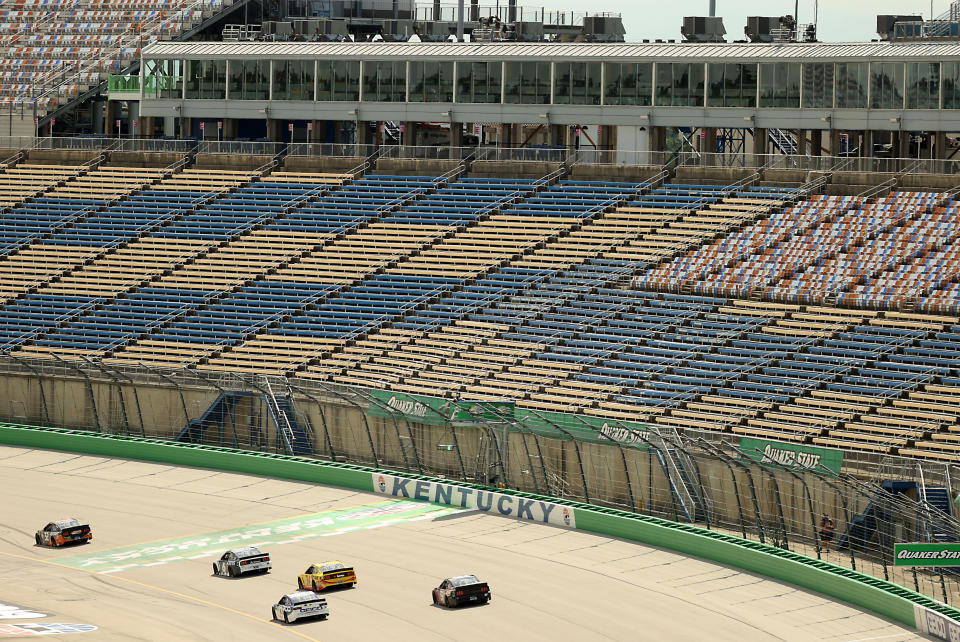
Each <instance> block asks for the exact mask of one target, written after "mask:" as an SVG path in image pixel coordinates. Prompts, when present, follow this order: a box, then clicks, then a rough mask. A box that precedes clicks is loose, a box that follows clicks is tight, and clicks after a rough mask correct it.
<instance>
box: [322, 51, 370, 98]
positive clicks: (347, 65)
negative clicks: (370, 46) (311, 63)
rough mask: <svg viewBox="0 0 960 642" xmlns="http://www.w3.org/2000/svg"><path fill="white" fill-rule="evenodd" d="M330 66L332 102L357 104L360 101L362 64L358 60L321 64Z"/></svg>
mask: <svg viewBox="0 0 960 642" xmlns="http://www.w3.org/2000/svg"><path fill="white" fill-rule="evenodd" d="M320 64H321V65H323V64H326V65H329V68H330V69H331V73H332V80H333V90H332V96H331V98H330V99H331V100H335V101H345V102H355V101H357V100H360V62H359V61H357V60H347V61H344V60H337V61H330V62H326V63H324V62H321V63H320Z"/></svg>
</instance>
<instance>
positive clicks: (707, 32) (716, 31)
mask: <svg viewBox="0 0 960 642" xmlns="http://www.w3.org/2000/svg"><path fill="white" fill-rule="evenodd" d="M726 33H727V30H726V29H724V28H723V18H718V17H712V16H711V17H700V16H686V17H685V18H684V19H683V26H682V27H680V34H681V35H682V36H683V38H684V40H686V41H687V42H724V39H723V36H724V35H726Z"/></svg>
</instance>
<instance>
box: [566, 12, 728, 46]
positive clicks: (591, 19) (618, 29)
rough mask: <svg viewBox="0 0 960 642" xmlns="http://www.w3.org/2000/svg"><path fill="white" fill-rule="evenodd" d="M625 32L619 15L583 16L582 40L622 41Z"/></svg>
mask: <svg viewBox="0 0 960 642" xmlns="http://www.w3.org/2000/svg"><path fill="white" fill-rule="evenodd" d="M718 20H719V18H718ZM721 28H722V27H721ZM626 33H627V32H626V31H625V30H624V28H623V20H622V19H621V18H620V16H584V18H583V39H584V40H587V41H590V42H623V40H624V36H625V35H626Z"/></svg>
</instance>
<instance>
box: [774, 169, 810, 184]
mask: <svg viewBox="0 0 960 642" xmlns="http://www.w3.org/2000/svg"><path fill="white" fill-rule="evenodd" d="M809 174H810V172H808V171H807V170H805V169H767V170H764V171H763V182H764V183H765V184H767V185H784V184H797V185H799V184H801V183H806V182H807V181H808V180H810V179H809V178H808V176H809Z"/></svg>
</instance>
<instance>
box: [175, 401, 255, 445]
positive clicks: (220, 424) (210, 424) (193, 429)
mask: <svg viewBox="0 0 960 642" xmlns="http://www.w3.org/2000/svg"><path fill="white" fill-rule="evenodd" d="M252 396H253V395H252V394H251V393H249V392H233V391H226V392H221V393H220V396H218V397H217V398H216V400H214V402H213V403H212V404H210V407H209V408H207V409H206V410H205V411H204V413H203V415H201V416H200V418H198V419H191V420H190V421H188V422H187V425H186V427H185V428H184V429H183V430H182V431H180V434H179V435H177V439H176V440H177V441H179V442H182V443H186V444H202V443H204V439H205V437H206V435H207V432H208V431H211V432H212V431H220V432H225V431H226V430H227V421H228V419H229V417H230V414H231V413H232V412H233V410H234V409H235V408H236V407H237V406H238V405H239V404H240V402H241V401H243V400H245V399H249V398H251V397H252Z"/></svg>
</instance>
